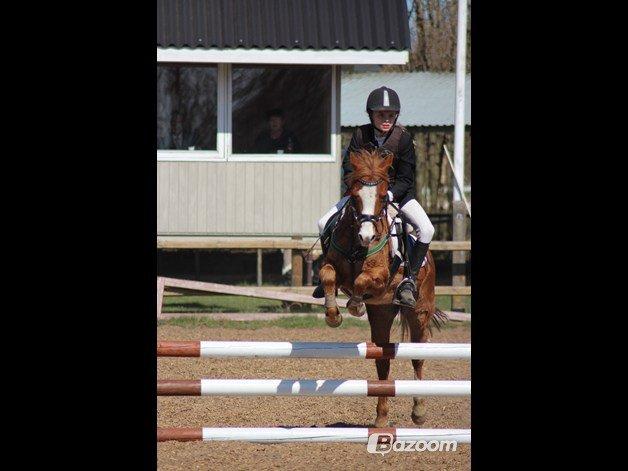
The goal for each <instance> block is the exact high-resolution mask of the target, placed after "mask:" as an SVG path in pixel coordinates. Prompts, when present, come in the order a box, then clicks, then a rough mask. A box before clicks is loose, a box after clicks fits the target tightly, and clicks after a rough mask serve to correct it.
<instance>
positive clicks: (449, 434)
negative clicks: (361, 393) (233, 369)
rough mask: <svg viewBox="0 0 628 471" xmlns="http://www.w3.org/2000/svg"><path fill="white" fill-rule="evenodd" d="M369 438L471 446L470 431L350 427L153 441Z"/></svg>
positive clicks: (170, 436)
mask: <svg viewBox="0 0 628 471" xmlns="http://www.w3.org/2000/svg"><path fill="white" fill-rule="evenodd" d="M373 434H388V435H391V436H392V438H393V440H415V441H418V440H425V441H433V440H436V441H449V442H452V441H455V442H457V443H471V430H470V429H425V428H392V427H384V428H353V427H337V428H334V427H329V428H327V427H295V428H281V427H264V428H254V427H202V428H201V427H197V428H158V429H157V441H158V442H164V441H169V440H177V441H233V440H239V441H246V442H253V443H286V442H351V443H367V442H368V440H369V437H370V436H371V435H373Z"/></svg>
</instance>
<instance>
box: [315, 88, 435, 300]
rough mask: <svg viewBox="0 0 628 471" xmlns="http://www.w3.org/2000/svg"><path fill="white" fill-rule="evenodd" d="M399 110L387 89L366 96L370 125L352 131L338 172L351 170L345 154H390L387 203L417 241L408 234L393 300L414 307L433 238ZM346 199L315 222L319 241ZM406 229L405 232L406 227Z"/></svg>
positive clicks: (317, 292)
mask: <svg viewBox="0 0 628 471" xmlns="http://www.w3.org/2000/svg"><path fill="white" fill-rule="evenodd" d="M400 110H401V103H400V101H399V96H398V95H397V93H396V92H395V91H394V90H392V89H391V88H388V87H380V88H377V89H375V90H373V91H372V92H371V93H370V94H369V96H368V99H367V101H366V112H367V114H368V115H369V119H370V124H365V125H363V126H360V127H358V128H356V130H355V131H354V133H353V136H352V138H351V142H350V143H349V147H348V148H347V150H346V151H345V153H344V157H343V161H342V169H343V171H344V176H345V179H346V176H347V175H348V174H349V173H350V172H351V171H352V170H353V169H352V166H351V163H350V161H349V154H350V153H351V152H354V151H356V150H358V149H364V148H367V149H385V150H387V151H389V152H392V153H393V154H394V161H393V164H392V166H391V167H390V170H389V176H390V189H389V191H388V200H389V201H391V202H395V203H397V204H398V206H399V207H400V211H401V213H403V215H404V216H405V218H406V220H407V222H408V223H409V224H410V225H411V226H412V228H413V229H415V230H416V231H417V233H418V240H415V237H414V236H412V235H410V237H411V238H412V240H413V242H414V243H413V244H412V247H411V249H410V253H409V254H408V261H409V265H410V266H409V267H407V271H406V273H407V276H406V277H405V278H404V279H403V280H402V281H401V282H400V283H399V286H398V288H397V292H396V294H395V299H396V303H398V304H401V305H404V306H409V307H414V305H415V299H414V294H415V293H417V288H416V284H415V281H414V280H415V278H416V275H417V273H418V271H419V269H420V268H421V265H422V263H423V259H424V258H425V256H426V255H427V250H428V248H429V245H430V242H431V241H432V237H433V236H434V226H433V225H432V223H431V222H430V219H429V218H428V216H427V214H426V213H425V210H424V209H423V208H422V207H421V205H420V204H419V202H418V201H417V200H416V199H415V193H414V180H415V168H416V164H415V152H414V142H413V141H412V136H410V133H408V131H406V130H405V129H404V128H403V127H402V126H400V125H398V124H396V122H397V118H398V117H399V111H400ZM348 199H349V196H345V197H343V198H342V199H341V200H340V201H339V202H338V203H337V204H336V205H334V206H333V207H332V208H331V209H330V210H329V211H328V212H327V214H325V215H324V216H323V217H322V218H321V219H320V221H319V222H318V228H319V233H320V235H321V241H327V240H328V239H329V233H330V232H331V230H333V225H334V224H327V223H328V221H329V220H330V218H331V217H332V216H333V215H334V214H336V213H337V212H338V211H340V209H341V208H342V207H343V206H344V204H345V203H346V201H347V200H348ZM406 230H408V228H407V225H406ZM394 239H395V238H393V240H394ZM326 245H327V244H325V243H324V247H323V251H324V253H326V252H327V247H326ZM313 296H314V297H315V298H316V297H320V298H322V297H323V296H324V291H323V287H322V285H320V284H319V286H318V287H317V288H316V289H315V290H314V293H313Z"/></svg>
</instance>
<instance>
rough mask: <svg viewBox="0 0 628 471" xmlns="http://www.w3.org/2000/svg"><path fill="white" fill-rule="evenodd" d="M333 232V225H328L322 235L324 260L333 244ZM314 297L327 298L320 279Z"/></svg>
mask: <svg viewBox="0 0 628 471" xmlns="http://www.w3.org/2000/svg"><path fill="white" fill-rule="evenodd" d="M331 232H332V225H331V224H327V226H325V230H324V231H323V234H322V235H321V249H323V260H325V257H326V256H327V251H328V250H329V246H330V244H331ZM312 297H313V298H324V297H325V288H324V287H323V284H322V283H321V280H320V278H319V279H318V286H317V287H316V288H314V292H313V293H312Z"/></svg>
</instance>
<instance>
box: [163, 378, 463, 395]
mask: <svg viewBox="0 0 628 471" xmlns="http://www.w3.org/2000/svg"><path fill="white" fill-rule="evenodd" d="M157 395H158V396H234V395H237V396H364V397H368V396H377V397H394V396H469V395H471V381H430V380H363V379H348V380H347V379H344V380H343V379H319V380H314V379H305V380H291V379H197V380H158V381H157Z"/></svg>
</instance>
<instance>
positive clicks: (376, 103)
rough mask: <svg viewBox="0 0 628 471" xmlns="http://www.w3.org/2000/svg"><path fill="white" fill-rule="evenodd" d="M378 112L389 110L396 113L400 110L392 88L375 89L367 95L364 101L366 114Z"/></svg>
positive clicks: (396, 96)
mask: <svg viewBox="0 0 628 471" xmlns="http://www.w3.org/2000/svg"><path fill="white" fill-rule="evenodd" d="M379 110H390V111H396V112H397V113H399V111H400V110H401V103H400V102H399V95H397V92H396V91H394V90H393V89H392V88H388V87H380V88H376V89H375V90H373V91H372V92H371V93H370V94H369V97H368V99H367V100H366V112H367V113H368V114H371V111H379Z"/></svg>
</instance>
